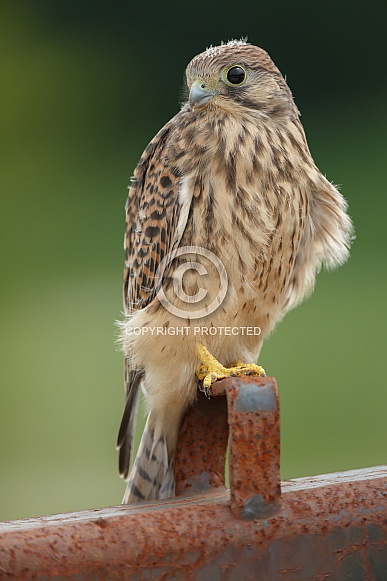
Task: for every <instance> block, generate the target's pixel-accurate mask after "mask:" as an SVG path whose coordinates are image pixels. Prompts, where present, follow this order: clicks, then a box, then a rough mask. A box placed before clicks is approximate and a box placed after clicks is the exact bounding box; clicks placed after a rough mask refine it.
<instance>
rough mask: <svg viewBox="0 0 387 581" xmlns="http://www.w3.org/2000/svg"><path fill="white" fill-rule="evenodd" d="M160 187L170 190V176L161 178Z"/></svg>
mask: <svg viewBox="0 0 387 581" xmlns="http://www.w3.org/2000/svg"><path fill="white" fill-rule="evenodd" d="M160 185H161V187H162V188H170V187H171V186H172V181H171V178H170V177H169V176H162V177H161V178H160Z"/></svg>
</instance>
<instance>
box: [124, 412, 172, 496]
mask: <svg viewBox="0 0 387 581" xmlns="http://www.w3.org/2000/svg"><path fill="white" fill-rule="evenodd" d="M174 495H175V479H174V471H173V454H168V445H167V435H166V434H165V430H164V427H163V425H162V423H161V422H160V420H157V418H155V419H153V417H152V413H150V414H149V416H148V419H147V422H146V425H145V428H144V433H143V435H142V438H141V442H140V446H139V448H138V452H137V456H136V459H135V461H134V464H133V467H132V470H131V472H130V476H129V480H128V484H127V487H126V491H125V495H124V498H123V501H122V502H123V504H131V503H135V502H143V501H146V500H158V499H162V498H170V497H172V496H174Z"/></svg>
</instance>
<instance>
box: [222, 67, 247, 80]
mask: <svg viewBox="0 0 387 581" xmlns="http://www.w3.org/2000/svg"><path fill="white" fill-rule="evenodd" d="M226 79H227V81H228V82H229V83H230V85H243V83H244V82H245V80H246V71H245V69H244V68H243V67H241V66H239V65H236V66H233V67H230V68H229V69H228V71H227V73H226Z"/></svg>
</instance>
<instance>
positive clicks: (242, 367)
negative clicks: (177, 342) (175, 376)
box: [196, 343, 266, 397]
mask: <svg viewBox="0 0 387 581" xmlns="http://www.w3.org/2000/svg"><path fill="white" fill-rule="evenodd" d="M197 353H198V357H199V359H200V361H201V362H202V364H201V365H199V367H198V368H197V370H196V375H197V378H198V379H199V380H200V381H202V382H203V391H204V393H205V394H206V396H207V397H209V396H210V391H211V385H212V384H213V383H215V381H218V380H219V379H224V378H225V377H242V376H245V375H253V376H255V377H264V376H265V375H266V373H265V370H264V369H263V367H261V366H260V365H255V364H254V363H242V362H241V361H237V363H236V364H235V365H234V366H233V367H228V368H227V367H223V365H222V364H221V363H219V361H218V360H217V359H215V357H214V356H213V355H211V353H210V352H209V351H208V349H206V348H205V347H204V345H202V344H201V343H199V345H198V349H197Z"/></svg>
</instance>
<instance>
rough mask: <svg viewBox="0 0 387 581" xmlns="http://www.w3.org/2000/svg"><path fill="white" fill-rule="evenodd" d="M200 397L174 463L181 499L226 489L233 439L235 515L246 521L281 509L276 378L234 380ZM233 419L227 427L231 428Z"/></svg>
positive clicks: (184, 428) (231, 468) (185, 425)
mask: <svg viewBox="0 0 387 581" xmlns="http://www.w3.org/2000/svg"><path fill="white" fill-rule="evenodd" d="M212 395H213V396H214V397H212V398H211V399H210V400H208V399H207V398H206V397H205V396H204V395H203V394H200V397H199V398H198V401H197V403H196V404H195V406H194V407H192V408H191V409H190V410H189V411H188V413H187V415H186V417H185V420H184V423H183V426H182V428H181V431H180V435H179V444H178V449H177V452H176V460H175V479H176V494H177V495H178V496H179V495H182V494H187V492H194V493H198V492H204V491H206V490H210V489H211V488H222V487H224V485H225V478H224V472H225V459H226V450H227V442H228V435H229V440H230V450H229V473H230V489H231V510H232V512H233V513H234V515H235V516H238V517H240V518H243V519H254V518H263V517H268V516H271V515H273V514H275V513H276V512H278V511H279V510H280V508H281V483H280V422H279V398H278V389H277V384H276V382H275V380H274V379H273V378H272V377H265V378H254V379H253V378H249V377H243V378H239V377H231V378H228V379H224V380H222V381H220V382H218V383H215V384H214V385H213V386H212ZM227 419H228V423H227Z"/></svg>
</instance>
